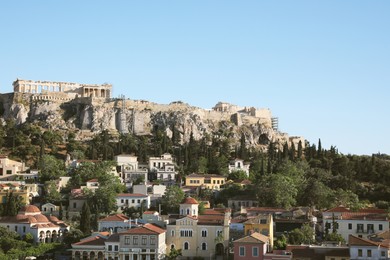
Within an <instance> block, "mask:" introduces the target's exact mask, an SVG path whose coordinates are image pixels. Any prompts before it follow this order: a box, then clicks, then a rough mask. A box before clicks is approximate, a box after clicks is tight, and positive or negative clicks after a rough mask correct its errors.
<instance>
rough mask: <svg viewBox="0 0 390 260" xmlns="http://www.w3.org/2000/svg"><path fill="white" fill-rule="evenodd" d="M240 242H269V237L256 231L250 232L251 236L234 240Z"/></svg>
mask: <svg viewBox="0 0 390 260" xmlns="http://www.w3.org/2000/svg"><path fill="white" fill-rule="evenodd" d="M236 242H239V243H262V244H266V243H268V242H269V237H267V236H264V235H262V234H260V233H257V232H254V233H252V234H250V235H249V236H246V237H243V238H240V239H237V240H236V241H234V243H236Z"/></svg>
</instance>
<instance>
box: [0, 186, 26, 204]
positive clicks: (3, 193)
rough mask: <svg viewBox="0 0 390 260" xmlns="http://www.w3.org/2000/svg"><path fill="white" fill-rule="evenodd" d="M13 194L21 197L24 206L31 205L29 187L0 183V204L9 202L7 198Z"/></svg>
mask: <svg viewBox="0 0 390 260" xmlns="http://www.w3.org/2000/svg"><path fill="white" fill-rule="evenodd" d="M11 192H12V194H13V196H20V197H21V198H22V203H23V204H29V194H30V193H29V192H28V190H27V187H26V186H24V185H20V184H18V183H0V203H1V204H4V203H6V202H7V196H8V195H9V194H10V193H11Z"/></svg>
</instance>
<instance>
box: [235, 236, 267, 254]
mask: <svg viewBox="0 0 390 260" xmlns="http://www.w3.org/2000/svg"><path fill="white" fill-rule="evenodd" d="M269 241H270V239H269V237H267V236H264V235H262V234H260V233H257V232H254V233H252V234H250V235H248V236H246V237H243V238H240V239H237V240H235V241H234V242H233V245H234V259H235V260H252V259H264V255H265V254H266V253H267V251H268V248H269Z"/></svg>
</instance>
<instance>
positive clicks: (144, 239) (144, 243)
mask: <svg viewBox="0 0 390 260" xmlns="http://www.w3.org/2000/svg"><path fill="white" fill-rule="evenodd" d="M141 244H142V245H146V236H142V239H141Z"/></svg>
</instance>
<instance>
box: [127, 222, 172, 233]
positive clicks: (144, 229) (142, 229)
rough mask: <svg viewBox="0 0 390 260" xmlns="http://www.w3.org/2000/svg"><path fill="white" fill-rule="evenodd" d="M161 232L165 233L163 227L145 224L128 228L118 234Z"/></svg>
mask: <svg viewBox="0 0 390 260" xmlns="http://www.w3.org/2000/svg"><path fill="white" fill-rule="evenodd" d="M162 233H165V230H164V229H162V228H160V227H157V226H155V225H153V224H145V225H144V226H142V227H137V228H132V229H128V230H126V231H124V232H122V233H120V234H121V235H123V234H140V235H153V234H162Z"/></svg>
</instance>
